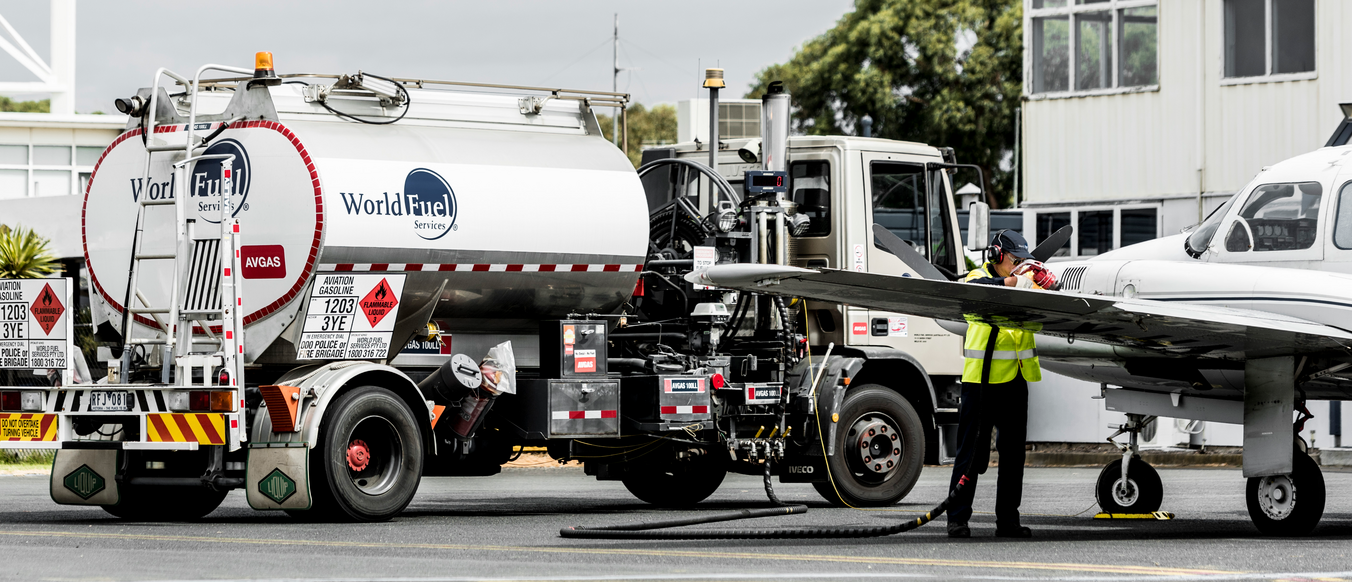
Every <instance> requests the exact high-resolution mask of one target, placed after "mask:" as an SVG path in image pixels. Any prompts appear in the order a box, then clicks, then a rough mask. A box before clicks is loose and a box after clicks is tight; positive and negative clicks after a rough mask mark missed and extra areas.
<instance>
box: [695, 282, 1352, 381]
mask: <svg viewBox="0 0 1352 582" xmlns="http://www.w3.org/2000/svg"><path fill="white" fill-rule="evenodd" d="M686 279H687V280H689V281H690V282H692V283H700V284H704V285H714V286H718V287H724V288H728V289H738V290H743V291H751V292H755V293H764V294H770V295H780V296H785V297H804V298H807V299H813V300H818V301H830V302H836V303H845V304H849V305H854V306H859V307H868V308H871V309H878V310H883V311H891V312H895V313H905V314H908V315H915V316H920V317H930V318H935V319H946V320H951V321H964V320H966V321H973V320H975V321H982V322H986V323H991V324H994V325H999V326H1001V327H1021V328H1024V329H1029V330H1033V331H1036V332H1038V333H1041V334H1046V335H1052V336H1059V337H1068V338H1073V339H1074V340H1076V341H1079V340H1083V341H1089V342H1094V343H1103V344H1109V345H1117V346H1125V347H1133V348H1143V349H1148V350H1151V351H1159V352H1166V353H1170V354H1174V355H1179V356H1204V357H1216V358H1232V359H1239V358H1265V357H1276V356H1286V355H1305V354H1314V353H1320V352H1333V351H1337V352H1343V353H1346V351H1347V349H1348V348H1349V347H1352V333H1348V332H1347V331H1343V330H1341V329H1338V328H1334V327H1330V326H1327V325H1323V324H1319V323H1314V322H1311V321H1306V320H1302V319H1297V318H1293V317H1287V316H1284V315H1278V314H1273V313H1268V312H1262V311H1251V310H1242V309H1229V308H1221V307H1211V306H1205V305H1196V304H1180V303H1171V302H1163V301H1152V300H1141V299H1123V298H1118V297H1103V296H1097V295H1080V294H1076V293H1065V292H1055V291H1041V290H1030V289H1018V288H1013V287H996V286H991V285H975V284H971V283H959V282H949V281H939V280H930V279H921V278H918V277H897V276H893V275H880V274H876V273H860V272H854V271H841V270H834V269H821V270H812V269H801V268H797V267H787V266H781V265H745V264H734V265H714V266H712V267H709V268H707V269H704V270H700V271H695V272H693V273H690V274H689V275H687V276H686Z"/></svg>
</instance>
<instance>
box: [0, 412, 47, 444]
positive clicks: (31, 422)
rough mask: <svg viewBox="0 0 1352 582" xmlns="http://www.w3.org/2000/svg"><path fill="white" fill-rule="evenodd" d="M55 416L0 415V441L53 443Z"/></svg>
mask: <svg viewBox="0 0 1352 582" xmlns="http://www.w3.org/2000/svg"><path fill="white" fill-rule="evenodd" d="M56 425H57V423H56V415H55V414H0V441H54V440H56Z"/></svg>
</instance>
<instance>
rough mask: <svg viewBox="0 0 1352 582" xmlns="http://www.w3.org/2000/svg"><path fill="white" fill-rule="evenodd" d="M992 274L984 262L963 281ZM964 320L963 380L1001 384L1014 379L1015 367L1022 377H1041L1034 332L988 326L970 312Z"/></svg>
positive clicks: (1033, 378) (1040, 378)
mask: <svg viewBox="0 0 1352 582" xmlns="http://www.w3.org/2000/svg"><path fill="white" fill-rule="evenodd" d="M994 276H995V268H994V267H992V266H991V264H990V263H986V264H984V265H982V266H981V268H980V269H973V270H972V271H971V272H969V273H967V277H966V279H964V281H970V280H972V279H977V278H982V277H994ZM967 321H968V324H967V337H966V339H965V341H963V345H962V355H963V357H964V358H965V359H966V361H965V362H964V363H963V366H962V381H963V382H976V383H985V384H1003V383H1005V382H1010V381H1012V380H1014V374H1015V373H1017V372H1019V371H1022V372H1023V379H1024V380H1027V381H1029V382H1040V381H1042V367H1041V366H1040V365H1038V360H1037V344H1036V343H1035V342H1034V340H1033V335H1034V332H1032V331H1028V330H1025V329H1022V328H1016V327H999V326H998V325H997V326H992V325H990V324H988V323H984V322H981V321H976V318H975V317H972V316H968V317H967ZM997 330H998V331H997ZM993 331H995V332H996V333H995V337H994V338H992V337H991V332H993Z"/></svg>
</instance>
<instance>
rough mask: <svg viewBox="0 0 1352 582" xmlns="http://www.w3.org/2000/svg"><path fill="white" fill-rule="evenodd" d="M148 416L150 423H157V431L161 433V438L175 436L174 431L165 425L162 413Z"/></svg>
mask: <svg viewBox="0 0 1352 582" xmlns="http://www.w3.org/2000/svg"><path fill="white" fill-rule="evenodd" d="M146 418H147V419H149V420H150V424H153V425H155V432H157V433H160V439H161V440H163V439H172V438H174V435H173V433H171V432H169V427H168V426H165V424H164V419H163V418H161V417H160V415H158V414H152V415H150V416H147V417H146Z"/></svg>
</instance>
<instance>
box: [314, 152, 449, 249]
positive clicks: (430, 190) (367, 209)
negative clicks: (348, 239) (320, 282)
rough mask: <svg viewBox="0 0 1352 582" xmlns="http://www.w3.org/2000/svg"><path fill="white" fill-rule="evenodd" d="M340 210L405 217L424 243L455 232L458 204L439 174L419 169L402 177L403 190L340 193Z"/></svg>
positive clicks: (356, 213)
mask: <svg viewBox="0 0 1352 582" xmlns="http://www.w3.org/2000/svg"><path fill="white" fill-rule="evenodd" d="M339 194H341V195H342V197H343V209H344V210H346V211H347V213H348V214H350V215H353V214H355V215H359V216H360V215H365V216H399V217H406V218H405V220H407V221H409V223H410V226H411V227H412V228H413V234H416V235H418V236H419V237H422V238H423V239H426V240H437V239H439V238H441V237H443V236H446V233H448V232H450V231H452V230H456V225H455V220H456V217H457V215H458V213H459V205H458V204H456V202H455V191H454V190H452V189H451V185H450V184H448V183H446V179H445V178H442V177H441V175H440V174H437V173H436V172H433V171H432V170H428V169H426V168H418V169H415V170H413V171H411V172H409V173H408V176H407V177H405V178H404V191H403V192H402V193H400V192H382V193H380V194H379V195H369V196H368V195H366V194H364V193H360V192H339Z"/></svg>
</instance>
